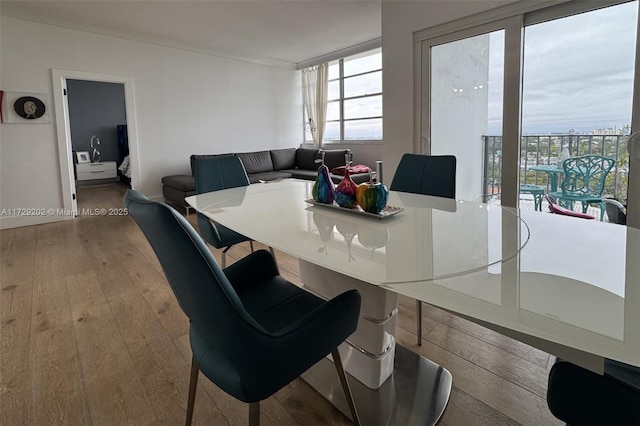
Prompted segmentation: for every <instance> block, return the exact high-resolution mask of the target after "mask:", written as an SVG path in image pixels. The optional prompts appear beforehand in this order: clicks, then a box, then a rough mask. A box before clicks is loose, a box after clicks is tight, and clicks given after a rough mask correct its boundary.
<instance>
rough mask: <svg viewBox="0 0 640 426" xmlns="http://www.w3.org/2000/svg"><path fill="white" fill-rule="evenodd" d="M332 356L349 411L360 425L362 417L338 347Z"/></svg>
mask: <svg viewBox="0 0 640 426" xmlns="http://www.w3.org/2000/svg"><path fill="white" fill-rule="evenodd" d="M331 356H332V357H333V363H334V364H335V366H336V371H337V372H338V377H339V378H340V383H341V384H342V390H343V391H344V396H345V398H346V399H347V404H348V405H349V411H351V420H352V421H353V423H354V424H356V425H358V426H360V417H358V411H357V410H356V404H355V403H354V402H353V396H352V395H351V388H349V382H348V381H347V375H346V374H345V372H344V368H343V367H342V359H341V358H340V352H339V351H338V348H335V349H334V350H332V351H331Z"/></svg>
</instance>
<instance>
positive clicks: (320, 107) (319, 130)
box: [302, 64, 329, 148]
mask: <svg viewBox="0 0 640 426" xmlns="http://www.w3.org/2000/svg"><path fill="white" fill-rule="evenodd" d="M328 92H329V64H320V65H314V66H312V67H309V68H305V69H303V70H302V93H303V96H304V104H305V107H306V108H307V117H308V120H309V128H310V130H311V136H312V137H313V145H314V146H315V147H316V148H321V147H322V140H323V136H324V125H325V123H326V121H327V96H328Z"/></svg>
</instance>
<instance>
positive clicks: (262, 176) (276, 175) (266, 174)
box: [248, 171, 291, 183]
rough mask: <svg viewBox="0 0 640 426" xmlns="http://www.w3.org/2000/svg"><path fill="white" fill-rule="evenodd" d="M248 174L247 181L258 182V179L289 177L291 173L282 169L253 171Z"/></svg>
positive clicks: (268, 179)
mask: <svg viewBox="0 0 640 426" xmlns="http://www.w3.org/2000/svg"><path fill="white" fill-rule="evenodd" d="M248 176H249V182H251V183H259V182H260V181H271V180H276V179H286V178H290V177H291V173H286V172H282V171H273V172H262V173H253V174H250V175H248Z"/></svg>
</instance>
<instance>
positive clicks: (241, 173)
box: [193, 155, 273, 268]
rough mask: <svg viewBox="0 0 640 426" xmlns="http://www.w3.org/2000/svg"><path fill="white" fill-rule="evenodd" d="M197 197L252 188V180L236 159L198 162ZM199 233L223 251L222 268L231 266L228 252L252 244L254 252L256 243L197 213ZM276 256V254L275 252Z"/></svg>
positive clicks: (208, 159)
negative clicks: (250, 180) (221, 191)
mask: <svg viewBox="0 0 640 426" xmlns="http://www.w3.org/2000/svg"><path fill="white" fill-rule="evenodd" d="M193 174H194V177H195V181H196V193H197V194H202V193H204V192H213V191H220V190H222V189H229V188H237V187H240V186H249V177H248V176H247V172H246V171H245V169H244V166H243V164H242V161H240V158H238V157H236V156H234V155H228V156H218V157H207V158H196V159H194V161H193ZM197 220H198V230H199V231H200V235H201V236H202V238H203V239H204V240H205V241H206V242H207V243H209V244H211V245H212V246H213V247H215V248H217V249H222V254H221V258H222V267H223V268H224V267H226V266H227V251H229V249H230V248H231V247H233V246H234V245H235V244H239V243H243V242H246V241H248V242H249V244H250V246H251V252H253V241H252V240H251V239H250V238H247V237H245V236H244V235H242V234H239V233H237V232H235V231H233V230H231V229H229V228H227V227H225V226H222V225H220V224H218V223H215V222H214V221H212V220H210V219H209V218H208V217H207V216H205V215H203V214H202V213H200V212H198V213H197ZM271 254H272V255H273V251H271Z"/></svg>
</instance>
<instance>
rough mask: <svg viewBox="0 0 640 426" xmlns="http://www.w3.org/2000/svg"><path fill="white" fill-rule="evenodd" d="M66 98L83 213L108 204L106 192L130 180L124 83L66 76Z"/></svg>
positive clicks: (80, 205) (119, 188)
mask: <svg viewBox="0 0 640 426" xmlns="http://www.w3.org/2000/svg"><path fill="white" fill-rule="evenodd" d="M67 102H68V107H69V127H70V131H71V149H72V153H73V160H74V177H75V184H76V196H77V200H78V215H79V216H82V215H84V214H85V212H90V211H91V212H93V211H98V209H100V208H107V207H106V206H105V205H103V204H104V203H107V202H108V198H110V197H108V194H110V193H113V192H116V193H118V192H124V190H125V189H126V188H127V187H129V183H130V181H131V173H130V169H129V167H128V164H129V143H128V132H127V114H126V108H125V96H124V84H122V83H110V82H103V81H91V80H76V79H68V80H67ZM109 187H110V188H109Z"/></svg>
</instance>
